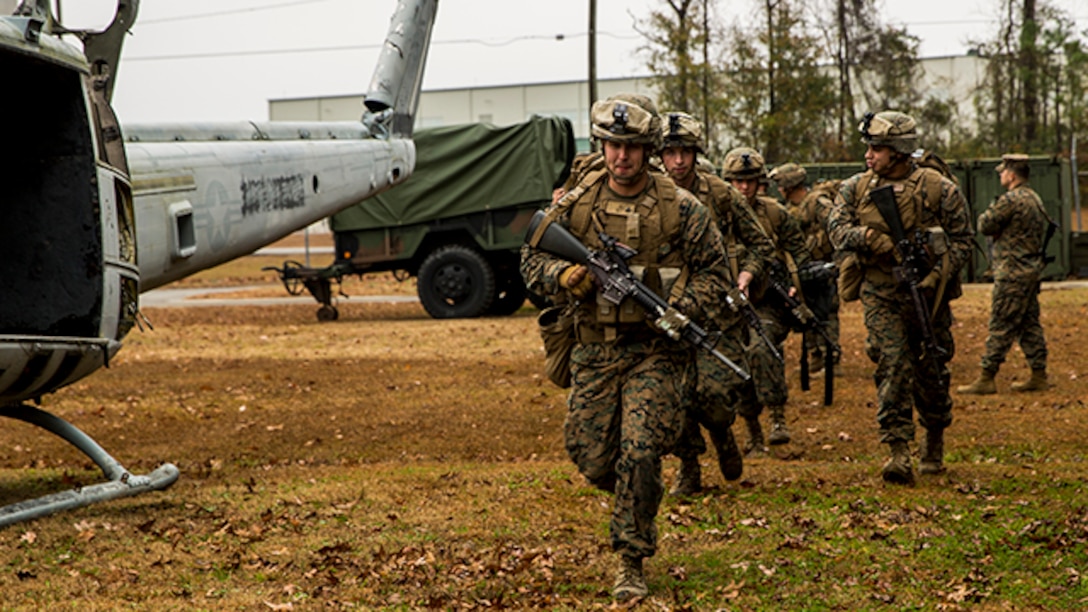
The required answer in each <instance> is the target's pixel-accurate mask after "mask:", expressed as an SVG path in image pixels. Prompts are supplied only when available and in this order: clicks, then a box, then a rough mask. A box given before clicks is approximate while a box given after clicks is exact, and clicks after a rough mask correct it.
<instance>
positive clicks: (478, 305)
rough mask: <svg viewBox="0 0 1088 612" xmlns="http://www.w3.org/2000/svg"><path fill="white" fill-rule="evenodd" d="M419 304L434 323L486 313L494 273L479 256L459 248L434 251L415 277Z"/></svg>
mask: <svg viewBox="0 0 1088 612" xmlns="http://www.w3.org/2000/svg"><path fill="white" fill-rule="evenodd" d="M416 280H417V284H418V287H417V290H418V292H419V301H420V303H422V304H423V308H424V309H425V310H426V311H427V314H429V315H431V316H432V317H434V318H436V319H468V318H473V317H478V316H481V315H483V314H486V313H487V309H488V308H490V307H491V303H492V302H493V301H494V299H495V271H494V270H492V268H491V264H489V263H488V262H487V260H486V259H484V257H483V255H481V254H480V253H478V252H476V251H474V250H472V249H470V248H468V247H465V246H461V245H459V244H451V245H448V246H444V247H441V248H439V249H437V250H435V251H434V252H433V253H431V254H430V255H428V256H427V258H426V259H424V260H423V264H422V265H421V266H419V274H418V275H417V279H416Z"/></svg>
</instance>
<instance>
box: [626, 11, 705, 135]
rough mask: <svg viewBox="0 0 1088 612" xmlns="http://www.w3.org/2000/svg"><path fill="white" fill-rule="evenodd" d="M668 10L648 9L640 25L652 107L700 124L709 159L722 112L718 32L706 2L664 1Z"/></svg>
mask: <svg viewBox="0 0 1088 612" xmlns="http://www.w3.org/2000/svg"><path fill="white" fill-rule="evenodd" d="M667 4H668V5H669V11H653V12H651V13H650V17H649V18H648V19H647V20H646V21H645V22H643V23H642V24H641V25H640V31H641V32H642V34H643V36H644V37H645V38H646V40H647V44H646V45H645V46H644V48H643V49H644V50H645V51H646V53H647V57H648V60H647V67H648V68H649V70H650V74H651V75H653V76H651V78H650V82H651V83H652V84H653V86H654V89H655V90H656V91H657V92H658V98H657V103H658V108H659V110H661V111H663V112H665V111H682V112H686V113H690V114H691V115H693V116H695V117H698V118H700V119H702V120H703V121H704V129H703V131H704V133H705V135H706V141H707V142H708V144H709V148H710V150H709V151H707V152H708V153H709V154H710V155H711V157H717V156H718V155H719V154H720V153H721V151H718V149H717V142H718V138H717V132H718V130H717V120H716V119H717V118H718V117H720V116H721V115H722V113H723V112H724V99H725V97H726V94H725V80H724V78H723V75H722V73H721V71H720V70H717V69H715V65H716V63H717V61H718V59H717V58H719V57H720V55H721V49H720V45H719V44H718V43H717V41H720V40H721V38H722V37H721V35H720V32H719V31H718V30H717V29H716V28H715V27H714V20H712V18H711V15H710V14H709V13H708V11H709V10H710V9H711V5H710V3H709V1H708V0H679V1H677V0H669V2H668V3H667Z"/></svg>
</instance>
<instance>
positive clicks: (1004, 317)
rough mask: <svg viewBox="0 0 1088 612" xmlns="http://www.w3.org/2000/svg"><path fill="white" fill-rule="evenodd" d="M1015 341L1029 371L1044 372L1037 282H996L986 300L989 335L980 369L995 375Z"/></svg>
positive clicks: (1044, 364)
mask: <svg viewBox="0 0 1088 612" xmlns="http://www.w3.org/2000/svg"><path fill="white" fill-rule="evenodd" d="M1017 341H1019V343H1020V350H1022V351H1024V356H1025V357H1027V360H1028V365H1029V366H1031V369H1032V370H1045V369H1046V357H1047V350H1046V338H1045V337H1043V326H1042V325H1041V324H1040V323H1039V281H1038V280H1034V279H1033V280H1030V281H1017V280H1001V279H999V280H996V281H994V287H993V295H992V297H991V300H990V335H989V336H988V337H987V338H986V352H985V354H983V356H982V369H984V370H989V371H991V372H994V373H996V372H997V371H998V369H1000V368H1001V364H1002V363H1004V362H1005V357H1006V356H1007V355H1008V353H1009V349H1011V348H1012V345H1013V343H1014V342H1017Z"/></svg>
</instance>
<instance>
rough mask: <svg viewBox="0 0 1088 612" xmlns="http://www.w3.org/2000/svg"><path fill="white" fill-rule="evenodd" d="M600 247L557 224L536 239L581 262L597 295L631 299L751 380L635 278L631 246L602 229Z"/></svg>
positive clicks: (671, 332)
mask: <svg viewBox="0 0 1088 612" xmlns="http://www.w3.org/2000/svg"><path fill="white" fill-rule="evenodd" d="M545 218H546V215H545V214H544V211H539V210H538V211H537V212H536V213H534V214H533V218H532V220H530V221H529V227H528V231H527V232H526V235H525V236H526V240H527V241H529V240H533V239H534V237H536V234H537V231H538V230H539V227H540V224H541V223H543V222H545ZM598 236H599V237H600V240H601V243H602V244H603V245H604V248H602V249H600V250H597V251H595V250H590V249H589V248H587V247H586V246H585V245H584V244H582V243H581V242H580V241H579V240H578V239H577V238H575V237H574V235H573V234H571V233H570V232H569V231H567V229H566V228H564V227H563V226H561V225H559V224H558V223H550V222H549V223H548V225H547V226H546V227H545V228H544V229H543V232H542V233H541V235H540V236H539V240H537V243H536V247H537V248H539V249H540V250H542V251H544V252H546V253H550V254H552V255H555V256H556V257H562V258H563V259H566V260H567V261H572V262H575V263H579V264H582V265H584V266H585V267H586V268H588V269H589V271H590V272H591V273H592V274H593V276H594V278H595V279H596V280H597V285H598V287H599V288H600V289H599V290H600V292H601V296H602V297H604V299H606V300H608V301H609V302H611V303H613V304H615V305H617V306H619V304H620V303H621V302H623V300H624V299H626V298H631V299H632V300H634V301H635V303H636V304H638V305H639V306H641V307H642V309H643V310H644V311H646V316H647V318H649V319H650V321H651V322H652V323H653V325H654V327H656V328H658V329H660V330H661V331H663V332H665V334H666V335H668V336H669V338H672V339H673V340H676V341H681V342H686V343H688V344H690V345H692V346H696V347H699V348H701V349H704V350H706V351H709V352H710V354H711V355H713V356H714V357H715V358H717V359H718V361H721V362H722V363H724V364H725V365H727V366H729V369H731V370H733V371H734V372H736V374H737V376H740V377H741V379H742V380H744V381H748V380H751V378H752V377H751V375H749V374H748V372H745V371H744V369H743V368H741V367H740V366H739V365H737V364H736V363H734V362H733V361H732V360H731V359H729V358H728V357H726V356H725V355H723V354H722V353H721V351H719V350H718V349H716V348H714V345H715V343H716V338H714V337H712V335H711V334H710V333H709V332H707V331H706V330H705V329H703V328H702V327H700V326H699V325H697V324H696V323H695V322H694V321H692V320H691V319H689V318H688V317H687V315H685V314H683V313H681V312H680V311H678V310H676V308H673V307H672V306H670V305H669V303H668V302H666V301H665V300H664V299H662V298H661V296H659V295H657V294H656V293H654V292H653V290H651V289H650V288H649V287H647V286H646V285H644V284H643V283H642V281H640V280H638V278H636V277H635V275H634V273H633V272H631V269H630V268H629V267H628V266H627V260H628V259H630V258H631V257H633V256H634V255H635V254H636V251H635V250H634V249H632V248H631V247H628V246H627V245H625V244H623V243H621V242H619V241H618V240H616V239H615V238H613V237H612V236H609V235H608V234H606V233H604V232H600V233H599V234H598Z"/></svg>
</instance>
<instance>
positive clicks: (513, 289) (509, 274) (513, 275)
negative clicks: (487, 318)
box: [487, 270, 527, 317]
mask: <svg viewBox="0 0 1088 612" xmlns="http://www.w3.org/2000/svg"><path fill="white" fill-rule="evenodd" d="M498 277H499V278H498V280H497V281H496V283H495V299H494V301H492V302H491V308H489V309H488V311H487V314H489V315H492V316H496V317H508V316H510V315H512V314H514V313H515V312H517V311H518V309H520V308H521V307H522V305H523V304H525V296H526V293H527V291H526V289H525V281H523V280H522V279H521V272H519V271H517V270H507V271H505V272H503V273H501V274H499V275H498Z"/></svg>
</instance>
